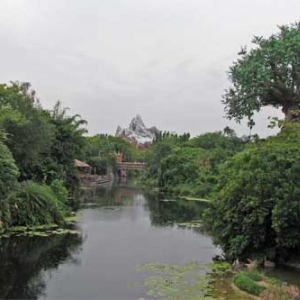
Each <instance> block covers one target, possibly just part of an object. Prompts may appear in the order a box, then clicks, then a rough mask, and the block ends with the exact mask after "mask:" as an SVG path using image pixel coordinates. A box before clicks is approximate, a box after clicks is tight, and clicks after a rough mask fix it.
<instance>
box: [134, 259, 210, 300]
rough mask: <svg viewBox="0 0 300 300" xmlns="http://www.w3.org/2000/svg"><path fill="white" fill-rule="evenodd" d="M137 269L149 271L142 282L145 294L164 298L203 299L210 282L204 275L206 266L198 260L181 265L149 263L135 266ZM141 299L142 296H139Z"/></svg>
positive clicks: (168, 299) (175, 299) (166, 299)
mask: <svg viewBox="0 0 300 300" xmlns="http://www.w3.org/2000/svg"><path fill="white" fill-rule="evenodd" d="M136 270H137V271H144V272H151V273H154V275H150V276H148V277H146V279H145V281H144V283H143V284H138V283H137V284H136V285H137V286H141V287H146V288H147V290H148V291H147V296H150V297H152V298H155V299H157V298H158V299H165V300H182V299H185V300H203V299H206V300H208V299H212V298H211V297H209V296H208V294H209V292H210V284H209V280H208V277H207V276H206V272H207V267H206V266H205V265H204V264H201V263H200V262H198V261H190V262H187V263H186V264H185V265H184V266H183V267H179V266H177V265H169V264H161V263H149V264H143V265H140V266H138V267H137V268H136ZM141 299H143V298H141Z"/></svg>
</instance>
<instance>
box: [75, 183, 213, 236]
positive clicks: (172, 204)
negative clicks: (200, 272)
mask: <svg viewBox="0 0 300 300" xmlns="http://www.w3.org/2000/svg"><path fill="white" fill-rule="evenodd" d="M81 203H82V204H81V208H90V207H105V208H110V207H111V208H113V207H116V206H119V207H120V206H132V205H138V206H140V205H143V206H144V207H145V209H146V210H147V211H149V219H150V222H151V225H152V226H154V227H173V226H175V225H176V224H180V223H183V222H190V221H192V220H201V219H202V214H203V212H204V210H205V208H207V205H208V204H207V203H206V202H197V201H187V200H183V199H175V198H174V197H171V196H167V195H162V194H158V193H153V194H151V193H143V191H142V190H141V188H140V187H139V186H138V185H135V184H134V183H130V182H129V183H128V182H127V183H124V182H122V183H119V184H117V185H106V186H98V187H96V186H95V187H92V188H89V189H84V190H83V191H82V194H81ZM193 230H194V231H196V232H199V233H201V234H205V231H204V229H203V228H193Z"/></svg>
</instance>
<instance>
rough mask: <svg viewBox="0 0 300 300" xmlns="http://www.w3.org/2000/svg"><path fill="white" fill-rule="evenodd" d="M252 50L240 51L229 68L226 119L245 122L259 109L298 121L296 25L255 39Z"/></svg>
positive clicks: (299, 33)
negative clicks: (270, 109)
mask: <svg viewBox="0 0 300 300" xmlns="http://www.w3.org/2000/svg"><path fill="white" fill-rule="evenodd" d="M252 43H253V44H254V48H253V49H251V50H247V49H246V47H245V48H242V50H241V51H240V52H239V58H238V60H237V61H235V62H234V63H233V65H232V66H231V67H230V69H229V79H230V80H231V82H232V84H233V85H232V86H231V87H230V88H229V89H228V90H226V93H225V95H224V97H223V103H224V104H225V107H226V108H225V109H226V112H227V116H228V118H229V119H235V120H236V121H238V122H239V121H241V119H243V118H244V117H247V118H248V119H249V123H248V124H249V125H250V127H251V126H253V125H254V122H253V119H252V117H253V114H254V112H255V111H260V109H261V107H263V106H273V107H275V108H281V109H282V111H283V113H284V114H285V116H286V118H287V119H288V120H300V47H299V45H300V22H299V23H295V24H292V25H289V26H281V27H279V32H278V33H275V34H273V35H271V36H270V37H269V38H263V37H260V36H255V37H254V38H253V40H252Z"/></svg>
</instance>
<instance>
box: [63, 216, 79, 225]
mask: <svg viewBox="0 0 300 300" xmlns="http://www.w3.org/2000/svg"><path fill="white" fill-rule="evenodd" d="M79 220H80V217H79V216H78V215H73V216H71V217H67V218H65V222H66V223H67V224H74V223H76V222H78V221H79Z"/></svg>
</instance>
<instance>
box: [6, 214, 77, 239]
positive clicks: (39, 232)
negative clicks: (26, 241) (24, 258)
mask: <svg viewBox="0 0 300 300" xmlns="http://www.w3.org/2000/svg"><path fill="white" fill-rule="evenodd" d="M72 218H74V217H72ZM70 222H71V220H70ZM69 224H70V223H69ZM62 234H80V231H79V230H74V229H69V228H58V225H57V224H46V225H38V226H30V227H27V226H15V227H10V228H7V229H6V231H2V232H1V233H0V239H1V238H10V237H11V236H17V237H20V236H28V237H36V236H38V237H48V236H51V235H62Z"/></svg>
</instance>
